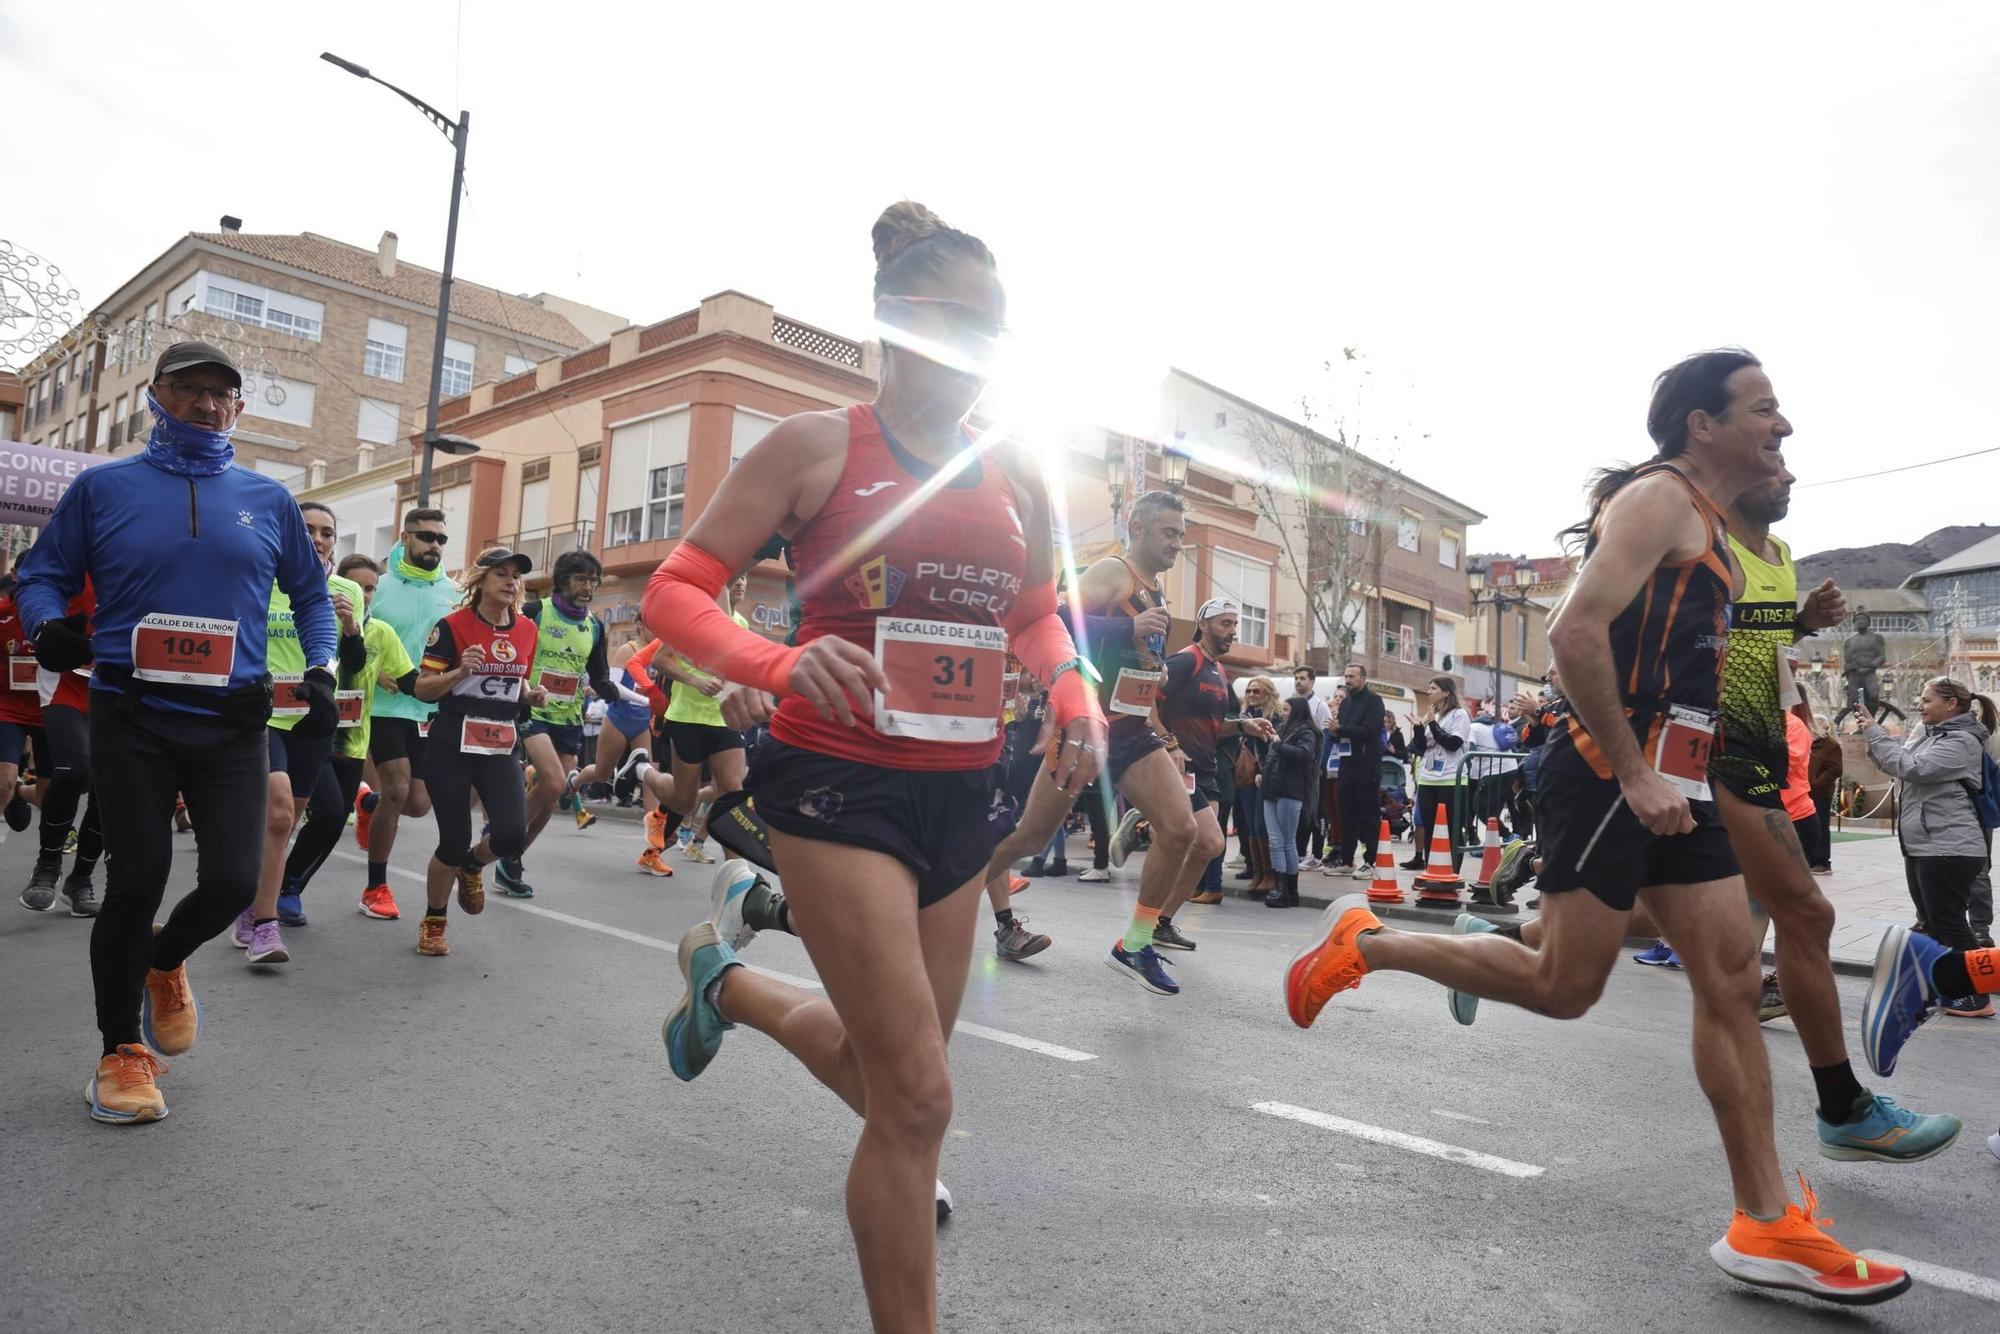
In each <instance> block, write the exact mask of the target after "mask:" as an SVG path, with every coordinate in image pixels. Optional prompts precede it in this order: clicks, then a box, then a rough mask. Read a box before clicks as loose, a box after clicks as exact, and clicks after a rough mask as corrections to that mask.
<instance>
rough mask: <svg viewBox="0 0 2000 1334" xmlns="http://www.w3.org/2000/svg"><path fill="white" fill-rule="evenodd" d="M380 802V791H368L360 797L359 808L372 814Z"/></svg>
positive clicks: (379, 882)
mask: <svg viewBox="0 0 2000 1334" xmlns="http://www.w3.org/2000/svg"><path fill="white" fill-rule="evenodd" d="M381 804H382V794H381V793H380V792H375V791H370V792H369V793H368V795H367V796H365V797H363V798H362V799H361V809H362V810H363V811H365V812H366V813H367V814H369V815H373V814H374V813H375V808H376V807H377V806H379V805H381ZM375 883H376V884H378V885H379V884H381V883H382V882H381V881H379V880H378V881H376V882H375Z"/></svg>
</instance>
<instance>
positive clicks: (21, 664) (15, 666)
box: [7, 658, 41, 690]
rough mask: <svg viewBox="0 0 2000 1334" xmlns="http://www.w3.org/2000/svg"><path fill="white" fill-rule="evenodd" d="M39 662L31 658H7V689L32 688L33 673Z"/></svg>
mask: <svg viewBox="0 0 2000 1334" xmlns="http://www.w3.org/2000/svg"><path fill="white" fill-rule="evenodd" d="M40 668H41V664H40V663H38V662H36V661H35V660H34V659H33V658H9V659H7V688H8V689H9V690H33V689H34V688H35V673H36V672H37V671H38V670H40Z"/></svg>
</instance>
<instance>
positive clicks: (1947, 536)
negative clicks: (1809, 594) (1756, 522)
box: [1798, 524, 2000, 588]
mask: <svg viewBox="0 0 2000 1334" xmlns="http://www.w3.org/2000/svg"><path fill="white" fill-rule="evenodd" d="M1996 533H2000V526H1995V525H1992V524H1973V525H1966V526H1960V527H1956V528H1940V529H1938V530H1937V531H1936V532H1934V533H1932V534H1931V535H1930V536H1928V537H1925V538H1922V539H1920V540H1918V541H1916V542H1877V543H1876V544H1875V545H1874V546H1870V547H1839V548H1836V549H1835V550H1833V551H1821V552H1816V553H1814V554H1813V555H1810V556H1801V557H1799V558H1798V565H1799V587H1800V588H1806V587H1809V586H1811V585H1813V584H1816V583H1818V582H1819V581H1820V580H1822V579H1827V578H1831V579H1832V580H1834V582H1836V583H1838V584H1839V585H1840V586H1841V587H1842V588H1895V587H1897V586H1898V585H1900V584H1901V583H1902V582H1903V580H1905V579H1907V578H1909V577H1910V576H1911V575H1913V574H1915V573H1916V572H1917V571H1918V570H1921V569H1923V568H1924V567H1925V566H1926V565H1934V564H1936V563H1937V562H1938V561H1941V560H1943V559H1944V558H1945V557H1946V556H1953V555H1956V554H1958V553H1959V552H1961V551H1963V550H1965V549H1966V548H1967V547H1969V546H1971V545H1972V544H1973V543H1975V542H1983V541H1985V540H1986V539H1987V538H1989V537H1992V536H1993V535H1994V534H1996Z"/></svg>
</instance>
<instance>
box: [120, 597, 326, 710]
mask: <svg viewBox="0 0 2000 1334" xmlns="http://www.w3.org/2000/svg"><path fill="white" fill-rule="evenodd" d="M235 665H236V622H234V621H216V620H207V619H204V618H203V617H200V616H167V615H164V614H162V613H159V612H155V613H154V614H153V615H151V616H148V617H146V618H145V619H144V620H142V621H140V622H139V623H138V624H137V625H135V626H133V627H132V675H133V676H135V677H137V678H138V679H139V680H141V681H161V682H165V683H167V684H169V685H181V686H226V685H228V684H229V673H230V669H231V668H233V667H234V666H235ZM302 712H303V711H302Z"/></svg>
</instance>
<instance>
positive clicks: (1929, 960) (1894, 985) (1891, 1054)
mask: <svg viewBox="0 0 2000 1334" xmlns="http://www.w3.org/2000/svg"><path fill="white" fill-rule="evenodd" d="M1945 953H1947V951H1946V949H1945V947H1944V946H1942V945H1940V944H1938V943H1937V942H1936V941H1935V940H1932V939H1931V938H1930V937H1929V936H1920V935H1918V934H1917V933H1916V932H1914V931H1912V930H1910V928H1908V927H1907V926H1892V927H1890V928H1889V929H1888V930H1887V931H1885V932H1883V933H1882V943H1881V944H1880V945H1878V946H1876V948H1875V975H1874V976H1873V977H1871V978H1870V979H1869V980H1868V994H1867V995H1865V996H1863V997H1862V998H1861V1050H1862V1052H1863V1053H1864V1054H1866V1056H1867V1057H1868V1068H1869V1069H1870V1070H1873V1071H1874V1072H1875V1073H1876V1074H1877V1075H1879V1076H1881V1077H1882V1078H1883V1079H1887V1078H1888V1077H1889V1076H1890V1075H1891V1074H1893V1073H1894V1072H1895V1069H1896V1055H1897V1053H1898V1052H1900V1051H1902V1050H1903V1044H1904V1043H1905V1042H1908V1041H1909V1040H1910V1036H1911V1035H1912V1034H1914V1033H1915V1032H1916V1031H1917V1030H1918V1029H1919V1028H1921V1027H1922V1026H1923V1023H1924V1021H1925V1020H1927V1019H1929V1018H1930V1017H1931V1016H1933V1015H1935V1014H1936V1013H1937V1012H1938V998H1937V996H1936V995H1935V994H1933V992H1932V991H1931V965H1932V964H1933V963H1935V962H1936V961H1937V959H1938V956H1940V955H1942V954H1945Z"/></svg>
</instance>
